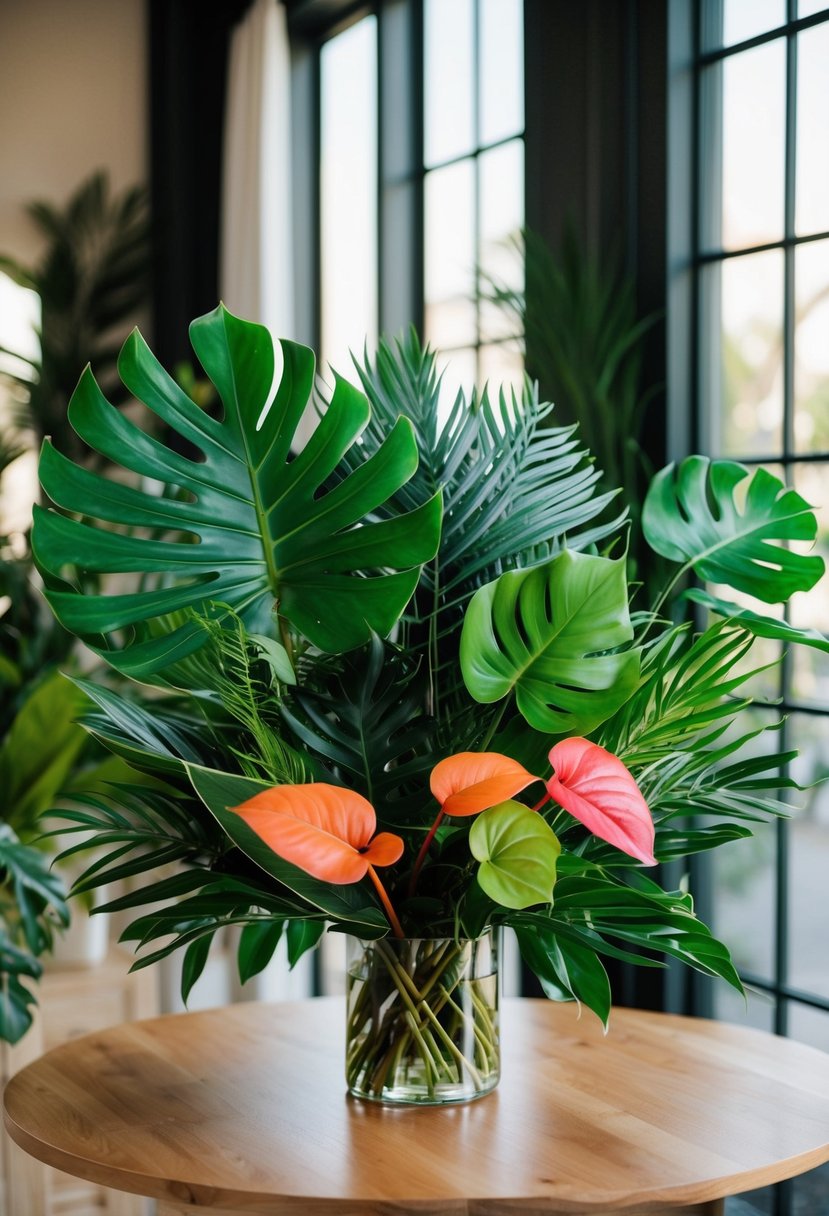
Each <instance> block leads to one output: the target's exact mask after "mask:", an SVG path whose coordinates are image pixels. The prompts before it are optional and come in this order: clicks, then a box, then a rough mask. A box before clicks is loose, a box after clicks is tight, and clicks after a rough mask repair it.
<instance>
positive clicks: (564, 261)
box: [480, 221, 664, 579]
mask: <svg viewBox="0 0 829 1216" xmlns="http://www.w3.org/2000/svg"><path fill="white" fill-rule="evenodd" d="M510 247H511V250H512V253H513V256H514V259H515V261H516V263H518V264H519V265H520V266H521V271H522V273H521V275H520V276H519V277H518V282H520V284H521V285H520V286H515V285H511V284H509V283H507V282H506V281H504V280H501V279H498V278H495V277H493V276H492V275H487V274H480V279H481V282H482V295H483V298H484V299H486V300H487V301H488V302H489V303H490V304H492V305H494V306H495V307H496V308H497V309H498V310H500V311H501V312H502V313H503V314H504V317H505V319H506V320H507V322H508V324H509V326H510V328H511V329H512V330H513V331H514V332H515V333H520V334H523V335H524V339H525V347H526V363H527V373H528V375H529V376H530V378H531V379H532V380H534V381H537V382H538V385H539V389H540V391H541V393H542V395H543V396H544V397H545V398H546V399H547V400H549V401H554V402H555V403H556V420H557V422H559V423H567V424H577V425H578V428H579V435H580V436H581V440H582V442H583V443H584V444H585V445H586V447H587V448H588V449H589V451H590V452H591V453H592V455H593V457H594V458H595V460H596V463H597V466H598V467H599V468H600V469H602V470H603V473H604V477H603V486H604V487H605V488H611V489H618V490H619V491H620V494H621V499H622V501H623V503H624V504H625V506H626V507H627V509H628V511H629V514H630V517H631V520H632V522H633V524H634V529H633V532H632V535H631V538H630V547H629V557H630V559H631V560H632V561H633V562H634V568H635V570H636V573H637V576H638V577H643V576H645V577H647V578H648V579H650V577H651V574H652V573H656V575H657V577H661V575H662V574H663V573H664V571H663V570H661V569H660V564H659V562H658V559H655V558H654V554H653V553H652V552H651V551H650V550H649V549H648V548H647V546H644V545H643V547H642V548H641V551H640V548H639V546H640V542H641V541H642V534H641V530H640V529H639V528H638V526H637V525H638V518H639V511H640V510H641V506H642V503H643V501H644V497H645V492H646V490H647V486H648V482H649V480H650V477H651V475H652V474H653V472H654V469H653V467H652V465H651V462H650V461H649V459H648V456H647V454H646V452H645V449H644V446H643V444H642V434H643V427H644V422H645V418H646V415H647V410H648V406H649V405H650V403H651V401H652V400H653V399H654V397H655V395H656V393H657V392H658V391H659V388H660V387H661V386H658V385H657V386H651V387H649V388H645V387H643V384H642V364H643V356H644V344H645V340H646V338H647V334H648V331H649V330H650V329H651V328H652V327H653V325H654V323H655V320H656V318H655V317H643V318H640V317H639V316H638V315H637V306H636V287H635V282H634V279H633V278H632V277H631V276H629V275H626V274H624V273H623V272H622V271H621V270H620V269H619V268H618V266H617V265H616V264H615V262H614V260H613V259H612V258H611V259H609V260H606V261H604V262H603V261H601V260H600V259H598V258H597V257H594V256H592V255H591V254H590V253H588V251H587V250H586V249H585V247H584V244H583V242H582V240H581V238H580V237H579V235H578V232H577V229H576V226H575V224H574V223H573V222H572V221H571V222H570V223H568V224H567V225H566V226H565V228H564V233H563V236H562V240H561V244H560V246H559V247H558V248H557V249H555V250H553V249H552V248H551V247H550V246H549V245H548V244H547V243H546V241H545V240H544V239H543V238H542V237H541V236H539V234H538V233H536V232H533V231H531V230H529V229H525V230H524V231H523V232H521V233H520V234H519V235H518V236H516V237H514V238H512V240H511V241H510Z"/></svg>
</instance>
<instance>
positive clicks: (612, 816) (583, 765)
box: [547, 739, 656, 866]
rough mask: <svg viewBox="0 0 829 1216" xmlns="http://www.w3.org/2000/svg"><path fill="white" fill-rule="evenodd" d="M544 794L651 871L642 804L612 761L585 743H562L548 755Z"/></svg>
mask: <svg viewBox="0 0 829 1216" xmlns="http://www.w3.org/2000/svg"><path fill="white" fill-rule="evenodd" d="M550 764H552V766H553V775H552V777H551V778H550V780H549V781H548V782H547V791H548V793H549V795H550V797H551V798H552V799H553V801H554V802H557V803H558V804H559V806H562V807H564V809H565V811H569V813H570V814H571V815H573V816H574V817H575V818H576V819H578V820H579V821H580V822H581V823H583V824H584V826H585V827H586V828H589V829H590V831H591V832H593V833H594V835H596V836H599V837H601V839H602V840H606V841H607V842H608V844H612V845H615V846H616V848H617V849H621V850H622V852H623V853H627V854H629V856H631V857H635V858H637V860H638V861H641V862H644V864H645V865H646V866H655V865H656V858H655V857H654V855H653V845H654V836H655V833H654V826H653V819H652V818H651V813H650V811H649V810H648V804H647V803H646V802H645V799H644V798H643V797H642V793H641V791H640V789H639V786H638V785H637V784H636V782H635V781H634V780H633V777H632V776H631V774H630V772H629V771H628V770H627V769H626V768H625V766H624V764H622V761H621V760H620V759H619V758H618V756H614V755H613V753H612V752H608V751H605V749H604V748H603V747H599V746H598V744H596V743H591V742H590V741H589V740H587V739H565V740H564V741H563V742H562V743H557V744H556V745H555V747H554V748H553V749H552V751H551V752H550Z"/></svg>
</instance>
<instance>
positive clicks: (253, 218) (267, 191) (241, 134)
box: [220, 0, 294, 337]
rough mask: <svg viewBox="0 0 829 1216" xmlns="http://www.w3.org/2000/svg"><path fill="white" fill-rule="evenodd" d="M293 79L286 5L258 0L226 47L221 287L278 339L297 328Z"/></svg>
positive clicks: (230, 302) (233, 306)
mask: <svg viewBox="0 0 829 1216" xmlns="http://www.w3.org/2000/svg"><path fill="white" fill-rule="evenodd" d="M290 83H291V77H290V53H289V44H288V32H287V24H286V16H285V9H284V7H283V5H282V4H280V3H279V2H278V0H255V3H254V4H253V6H252V8H251V9H250V11H249V12H248V14H247V16H246V17H245V19H244V20H243V21H242V22H241V23H240V24H239V26H238V27H237V29H236V30H235V31H234V34H233V39H232V42H231V47H230V60H229V64H228V88H227V107H226V111H225V133H224V180H223V186H222V243H221V258H220V287H221V293H222V299H223V300H224V302H225V304H226V305H227V307H228V308H229V309H230V310H231V312H234V313H236V314H237V315H238V316H241V317H245V318H246V319H247V320H249V321H259V322H260V323H261V324H262V325H267V326H268V327H269V328H270V330H271V331H272V332H273V333H274V334H275V335H276V336H278V337H291V336H292V334H293V330H294V299H293V265H292V261H291V256H292V255H291V250H292V240H291V235H292V222H291V193H290V191H291V108H290V107H291V92H290Z"/></svg>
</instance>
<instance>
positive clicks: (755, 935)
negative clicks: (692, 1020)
mask: <svg viewBox="0 0 829 1216" xmlns="http://www.w3.org/2000/svg"><path fill="white" fill-rule="evenodd" d="M779 717H780V715H779V713H777V712H774V713H770V712H768V711H763V710H761V709H749V710H745V711H744V713H743V714H742V716H741V718H740V723H739V729H738V731H735V729H734V728H733V727H732V728H731V730H730V731H729V734H728V738H731V737H732V736H736V735H737V734H739V735H743V734H745V733H746V732H748V731H751V730H759V729H760V728H761V727H764V726H765V727H768V726H770V725H771V724H772V723H773V722H776V721H778V720H779ZM780 747H781V745H780V735H779V732H777V731H769V730H767V731H765V732H764V733H763V734H759V735H757V736H756V738H754V739H752V740H750V741H749V742H748V743H747V744H746V746H745V748H743V749H742V750H741V752H740V758H742V759H749V758H751V757H752V756H761V755H774V754H776V753H777V752H778V751H780ZM751 826H752V830H753V832H754V835H753V836H751V837H749V838H748V839H747V840H736V841H734V842H733V843H731V844H726V845H723V846H722V847H721V848H718V849H716V850H715V851H714V852H713V853H711V854H710V855H709V856H710V858H711V867H712V882H711V890H712V901H713V912H714V915H713V924H712V929H713V931H714V933H715V935H716V936H717V937H719V938H720V939H721V940H722V941H723V942H725V944H726V946H728V948H729V950H730V951H731V955H732V958H733V959H734V963H735V965H736V966H737V968H738V969H740V970H746V971H753V972H754V973H755V974H756V975H759V976H761V977H762V978H764V979H769V980H770V979H771V978H772V975H773V972H774V940H775V931H774V907H775V891H776V877H775V858H776V853H777V824H776V822H763V823H758V824H756V825H751Z"/></svg>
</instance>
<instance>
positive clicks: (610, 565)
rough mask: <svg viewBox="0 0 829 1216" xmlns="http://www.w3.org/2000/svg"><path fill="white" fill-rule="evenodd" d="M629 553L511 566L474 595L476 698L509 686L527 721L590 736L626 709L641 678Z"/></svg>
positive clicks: (471, 659) (470, 672) (469, 616)
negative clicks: (634, 644) (628, 574)
mask: <svg viewBox="0 0 829 1216" xmlns="http://www.w3.org/2000/svg"><path fill="white" fill-rule="evenodd" d="M632 638H633V628H632V626H631V623H630V615H629V612H628V595H627V581H626V578H625V561H624V558H620V559H619V560H616V561H614V560H611V559H610V558H605V557H592V556H590V555H589V554H585V553H572V552H570V551H569V550H567V549H565V550H564V551H563V552H562V553H560V554H559V555H558V556H557V557H554V558H553V559H552V561H549V562H546V563H545V564H544V565H542V566H535V567H532V568H531V569H529V570H509V571H507V572H506V573H505V574H502V575H501V577H500V578H498V579H496V580H495V582H493V583H488V584H487V585H486V586H485V587H482V588H481V589H480V591H477V592H476V593H475V595H474V596H473V597H472V600H471V602H470V605H469V608H468V609H467V612H466V618H465V620H464V625H463V633H462V635H461V650H460V658H461V670H462V672H463V678H464V682H465V684H466V687H467V689H468V690H469V692H470V693H471V694H472V696H473V697H474V698H475V700H476V701H481V702H483V703H484V704H489V703H491V702H494V701H500V700H501V699H502V698H503V697H505V696H507V695H508V694H509V693H510V692H513V691H514V693H515V703H516V705H517V707H518V709H519V710H520V712H521V714H522V715H523V716H524V718H525V719H526V721H527V722H529V724H530V726H533V727H535V729H536V730H540V731H546V732H547V733H549V734H587V733H588V732H589V731H591V730H593V729H594V728H595V727H596V726H598V725H599V724H600V723H601V722H604V721H605V719H606V718H609V717H610V715H611V714H612V713H613V712H614V711H615V710H616V709H618V707H619V706H620V705H622V704H623V703H624V702H625V701H626V700H627V699H628V697H629V696H630V695H631V694H632V692H633V690H634V688H635V687H636V683H637V680H638V678H639V652H638V651H636V650H620V649H619V648H620V647H624V646H626V645H627V644H628V643H629V642H630V641H631V640H632Z"/></svg>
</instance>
